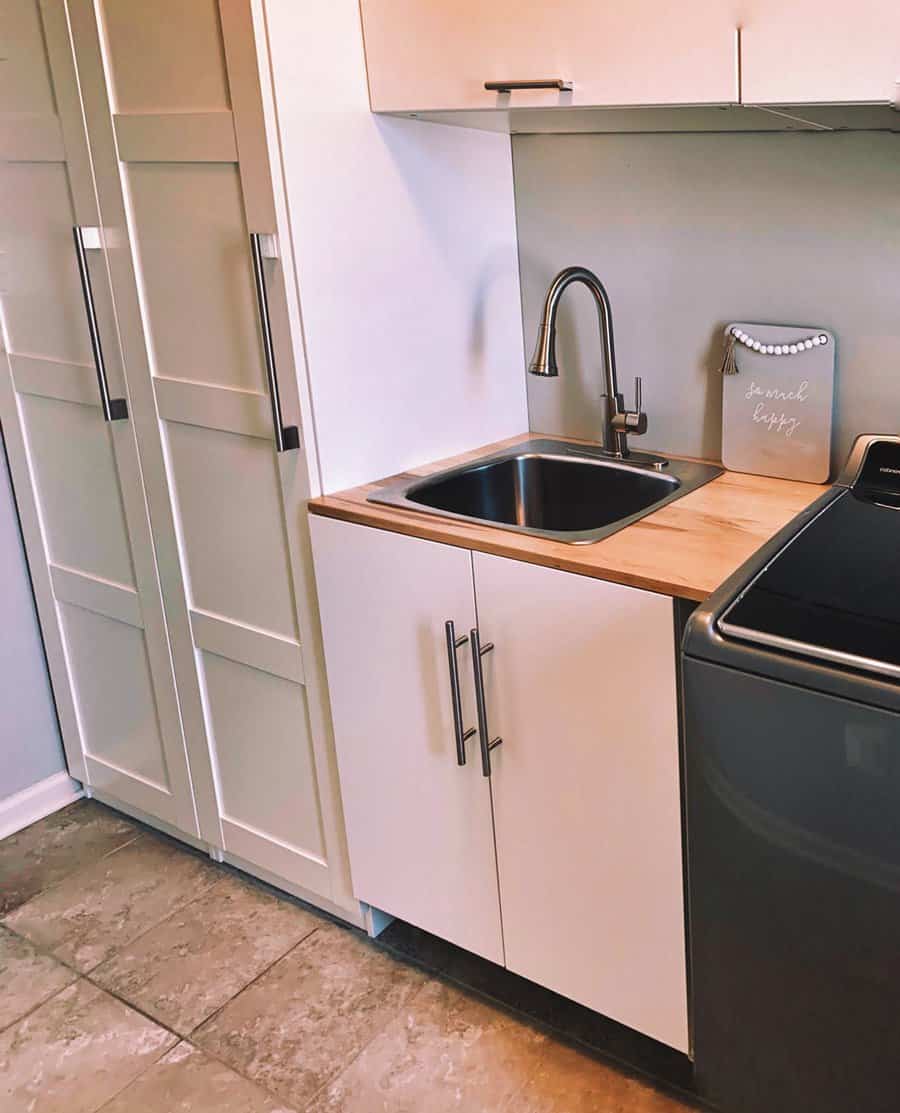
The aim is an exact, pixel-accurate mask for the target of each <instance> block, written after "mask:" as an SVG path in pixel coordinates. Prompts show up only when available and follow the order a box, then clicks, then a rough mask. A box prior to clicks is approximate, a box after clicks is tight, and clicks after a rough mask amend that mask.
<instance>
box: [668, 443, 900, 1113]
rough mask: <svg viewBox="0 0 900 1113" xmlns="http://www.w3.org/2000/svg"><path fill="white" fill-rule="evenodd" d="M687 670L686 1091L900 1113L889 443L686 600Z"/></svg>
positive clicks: (898, 788) (899, 710)
mask: <svg viewBox="0 0 900 1113" xmlns="http://www.w3.org/2000/svg"><path fill="white" fill-rule="evenodd" d="M683 685H684V691H683V695H684V715H685V732H684V740H685V759H686V771H687V778H686V815H687V849H688V887H689V917H690V951H691V1001H692V1031H693V1050H694V1063H695V1075H696V1082H697V1089H698V1092H699V1093H700V1094H701V1095H702V1096H703V1097H705V1098H706V1099H707V1100H709V1101H710V1102H712V1103H713V1104H714V1105H716V1106H718V1107H720V1108H721V1109H723V1110H725V1111H727V1113H900V437H895V436H891V437H888V436H883V437H878V436H874V437H873V436H869V437H860V438H859V439H858V440H857V442H856V444H855V445H854V448H853V451H852V453H851V455H850V458H849V460H848V463H847V465H846V467H845V469H844V472H843V473H842V475H841V477H840V479H839V480H838V482H837V483H836V484H835V485H834V486H833V487H832V488H830V489H829V490H828V491H827V492H826V493H825V494H823V495H822V497H821V498H819V499H818V500H817V501H816V502H815V503H814V504H813V505H812V506H810V507H809V509H808V510H806V511H805V512H804V513H802V514H801V515H800V516H799V517H798V518H796V519H795V520H794V521H793V522H792V523H791V524H790V525H789V526H788V527H787V528H786V529H784V530H782V531H781V533H780V534H778V536H777V537H775V538H774V539H773V541H772V542H771V543H770V544H769V545H767V546H766V547H765V548H764V549H763V550H762V551H761V552H760V553H759V554H757V555H756V556H755V557H754V558H753V559H752V560H751V561H750V562H749V563H748V564H746V565H745V566H744V567H743V568H741V569H740V570H739V571H738V573H736V575H735V576H733V577H732V578H731V579H730V580H729V581H728V582H727V583H726V584H725V585H724V586H723V587H722V588H721V589H720V590H719V591H717V592H716V593H715V595H713V596H712V597H711V599H710V600H708V602H707V603H705V604H703V605H702V606H701V607H700V608H699V609H698V610H697V611H696V612H695V613H694V615H693V616H692V618H691V620H690V622H689V623H688V627H687V630H686V633H685V639H684V653H683Z"/></svg>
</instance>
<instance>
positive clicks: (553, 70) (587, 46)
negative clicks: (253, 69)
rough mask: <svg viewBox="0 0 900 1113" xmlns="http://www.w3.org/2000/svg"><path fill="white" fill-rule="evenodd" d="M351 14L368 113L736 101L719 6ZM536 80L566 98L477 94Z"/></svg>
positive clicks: (427, 4)
mask: <svg viewBox="0 0 900 1113" xmlns="http://www.w3.org/2000/svg"><path fill="white" fill-rule="evenodd" d="M772 3H775V0H772ZM809 3H810V4H811V3H812V0H809ZM361 9H362V17H363V28H364V31H365V42H366V59H367V63H368V70H369V92H370V96H371V103H372V109H373V111H375V112H408V111H413V112H414V111H441V110H447V109H451V110H452V109H471V108H498V107H501V108H506V107H515V108H533V107H552V106H554V105H578V106H587V105H638V104H641V105H654V104H659V105H677V104H728V103H733V102H736V101H737V99H738V89H737V50H736V31H735V28H736V25H737V21H736V18H735V12H734V10H733V8H732V5H731V4H730V3H723V2H722V0H689V2H688V3H686V4H661V3H659V0H632V2H631V3H627V4H622V3H619V4H613V3H598V2H597V0H573V2H571V3H569V4H566V5H564V6H561V5H556V4H550V3H547V0H519V2H517V3H516V2H514V0H494V2H493V3H490V4H485V3H483V2H481V0H458V2H457V3H454V4H448V3H446V2H445V0H362V4H361ZM801 41H802V36H801ZM792 56H793V54H792ZM547 78H550V79H558V80H560V81H563V82H571V83H572V88H571V91H567V90H566V91H559V90H558V89H553V88H551V89H549V90H548V89H543V90H541V89H529V88H524V89H518V90H514V91H512V92H510V93H504V92H499V93H498V92H496V91H490V90H486V89H485V87H484V86H485V82H529V81H535V80H540V79H547Z"/></svg>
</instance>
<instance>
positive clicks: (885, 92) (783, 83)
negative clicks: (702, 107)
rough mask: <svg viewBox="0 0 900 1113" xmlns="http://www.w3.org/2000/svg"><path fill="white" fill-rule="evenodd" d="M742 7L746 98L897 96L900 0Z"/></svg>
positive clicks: (755, 0)
mask: <svg viewBox="0 0 900 1113" xmlns="http://www.w3.org/2000/svg"><path fill="white" fill-rule="evenodd" d="M741 14H742V18H741V25H742V33H741V61H742V67H741V78H742V80H741V92H742V100H743V101H744V103H745V104H803V103H806V104H827V103H833V104H848V103H860V102H863V103H864V102H874V103H881V104H884V103H885V102H890V101H895V100H896V99H897V95H898V84H897V83H898V82H900V4H898V3H897V0H860V2H858V3H855V4H839V3H836V2H835V0H830V2H829V3H825V4H823V3H822V2H821V0H748V2H747V4H746V5H745V6H744V8H743V9H742V13H741Z"/></svg>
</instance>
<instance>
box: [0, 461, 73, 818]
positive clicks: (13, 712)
mask: <svg viewBox="0 0 900 1113" xmlns="http://www.w3.org/2000/svg"><path fill="white" fill-rule="evenodd" d="M64 770H65V762H64V760H63V751H62V744H61V742H60V738H59V728H58V726H57V723H56V711H55V709H54V706H53V697H52V694H51V691H50V680H49V677H48V675H47V665H46V662H45V660H44V650H43V647H42V645H41V639H40V633H39V630H38V624H37V616H36V615H35V610H34V600H33V598H32V595H31V581H30V580H29V578H28V566H27V565H26V563H25V552H24V549H23V548H22V538H21V534H20V533H19V521H18V517H17V516H16V509H15V503H14V501H13V493H12V487H11V485H10V480H9V471H8V469H7V465H6V455H5V453H4V450H3V447H2V441H0V829H2V825H3V821H2V814H3V813H2V804H3V801H4V800H5V799H6V798H8V797H10V796H13V795H15V794H16V793H19V792H22V791H23V790H24V789H27V788H30V787H31V786H32V785H34V784H36V783H37V782H39V781H43V780H45V779H46V778H48V777H52V776H54V774H59V773H62V772H63V771H64Z"/></svg>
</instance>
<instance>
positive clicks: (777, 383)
mask: <svg viewBox="0 0 900 1113" xmlns="http://www.w3.org/2000/svg"><path fill="white" fill-rule="evenodd" d="M725 337H726V342H727V343H728V344H729V345H730V348H731V350H732V351H733V366H732V364H731V362H730V358H731V356H732V351H730V352H729V360H727V361H726V362H727V363H728V366H729V371H733V372H734V373H727V374H725V375H724V376H723V378H722V463H723V464H724V465H725V467H726V468H728V469H729V470H730V471H744V472H751V473H752V474H754V475H771V476H774V477H775V478H778V479H800V480H804V481H806V482H808V483H825V482H827V480H828V473H829V470H830V455H831V414H832V407H833V404H834V366H835V341H834V334H833V333H831V332H829V331H828V330H827V329H819V328H815V327H814V326H811V327H806V328H797V327H795V326H792V325H754V324H750V323H745V322H734V323H733V324H730V325H729V326H728V328H727V329H726V330H725Z"/></svg>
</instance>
